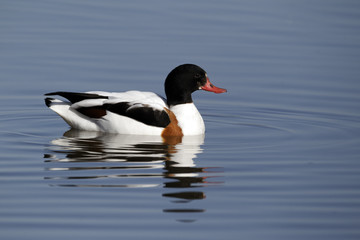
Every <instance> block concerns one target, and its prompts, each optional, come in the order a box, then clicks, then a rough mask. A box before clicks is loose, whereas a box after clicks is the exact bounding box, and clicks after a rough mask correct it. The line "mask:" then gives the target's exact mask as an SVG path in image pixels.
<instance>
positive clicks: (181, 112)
mask: <svg viewBox="0 0 360 240" xmlns="http://www.w3.org/2000/svg"><path fill="white" fill-rule="evenodd" d="M170 110H171V111H172V112H173V113H174V114H175V116H176V118H177V120H178V125H179V127H180V128H181V129H182V132H183V134H184V135H185V136H186V135H199V134H204V133H205V124H204V120H203V119H202V117H201V115H200V113H199V111H198V110H197V108H196V107H195V105H194V103H184V104H177V105H174V106H170Z"/></svg>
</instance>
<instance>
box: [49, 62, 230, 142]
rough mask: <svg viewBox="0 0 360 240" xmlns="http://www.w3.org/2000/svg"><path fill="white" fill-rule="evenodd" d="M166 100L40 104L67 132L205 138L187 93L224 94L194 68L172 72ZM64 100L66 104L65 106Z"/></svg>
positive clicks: (129, 95)
mask: <svg viewBox="0 0 360 240" xmlns="http://www.w3.org/2000/svg"><path fill="white" fill-rule="evenodd" d="M164 87H165V95H166V99H165V98H164V97H162V96H160V95H158V94H156V93H153V92H145V91H136V90H131V91H126V92H105V91H90V92H65V91H57V92H50V93H46V94H45V96H60V97H62V98H64V100H61V99H59V98H54V97H46V98H45V104H46V106H47V107H48V108H50V109H51V110H53V111H54V112H55V113H57V114H58V115H59V116H60V117H61V118H63V119H64V120H65V122H66V123H67V124H68V125H70V127H71V128H73V129H77V130H84V131H97V132H108V133H116V134H135V135H158V136H163V137H166V136H176V137H179V136H180V137H181V136H191V135H201V134H204V133H205V124H204V120H203V118H202V116H201V114H200V113H199V111H198V109H197V108H196V106H195V105H194V102H193V100H192V96H191V95H192V93H193V92H195V91H197V90H205V91H209V92H213V93H217V94H219V93H225V92H227V90H226V89H224V88H219V87H216V86H214V85H213V84H212V83H211V82H210V80H209V77H208V76H207V73H206V71H205V70H203V69H202V68H201V67H199V66H197V65H195V64H182V65H179V66H177V67H175V68H174V69H173V70H172V71H171V72H170V73H169V74H168V75H167V77H166V79H165V84H164ZM65 99H66V100H65Z"/></svg>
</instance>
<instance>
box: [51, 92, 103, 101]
mask: <svg viewBox="0 0 360 240" xmlns="http://www.w3.org/2000/svg"><path fill="white" fill-rule="evenodd" d="M51 95H59V96H61V97H63V98H66V99H67V100H69V101H70V102H71V103H77V102H80V101H82V100H86V99H108V97H107V96H101V95H98V94H94V93H76V92H51V93H46V94H45V96H51Z"/></svg>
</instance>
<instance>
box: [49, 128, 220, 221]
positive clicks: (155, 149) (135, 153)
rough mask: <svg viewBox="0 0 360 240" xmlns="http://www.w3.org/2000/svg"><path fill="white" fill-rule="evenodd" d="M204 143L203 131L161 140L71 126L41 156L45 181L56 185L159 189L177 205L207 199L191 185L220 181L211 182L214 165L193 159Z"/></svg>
mask: <svg viewBox="0 0 360 240" xmlns="http://www.w3.org/2000/svg"><path fill="white" fill-rule="evenodd" d="M203 142H204V136H203V135H201V136H191V137H183V138H179V137H175V138H166V139H164V138H161V137H157V136H136V135H117V134H104V133H98V132H85V131H78V130H70V131H68V132H65V133H64V136H63V137H61V138H59V139H55V140H53V141H52V142H51V145H50V147H49V149H48V153H46V154H45V156H44V157H45V159H46V160H45V163H46V169H45V170H46V172H47V176H46V177H45V180H46V181H48V184H49V185H50V186H57V187H92V188H96V187H117V188H148V187H163V188H164V189H165V190H166V192H165V193H163V194H162V196H163V197H165V198H168V199H169V200H170V201H171V202H173V203H175V204H177V203H187V202H190V201H192V200H201V199H204V198H205V197H206V196H205V194H204V192H202V191H194V190H193V189H194V188H196V189H199V187H205V186H208V185H212V184H218V183H219V182H216V181H209V179H210V178H211V177H215V176H216V172H217V170H216V169H214V168H210V167H206V168H205V167H197V166H196V164H195V162H194V159H196V157H197V155H198V154H200V153H202V151H203V150H202V149H201V145H202V144H203ZM214 174H215V176H214ZM167 189H168V190H169V192H167ZM174 189H177V190H178V191H174ZM177 206H178V205H177ZM181 206H184V205H181ZM204 211H205V209H193V208H174V209H164V210H163V212H174V213H184V212H187V213H199V212H204ZM181 221H184V222H192V220H189V219H185V220H181Z"/></svg>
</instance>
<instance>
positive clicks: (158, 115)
mask: <svg viewBox="0 0 360 240" xmlns="http://www.w3.org/2000/svg"><path fill="white" fill-rule="evenodd" d="M131 106H133V105H130V104H129V103H128V102H121V103H115V104H104V105H103V107H105V109H106V110H108V111H110V112H113V113H116V114H119V115H122V116H126V117H129V118H132V119H134V120H136V121H139V122H142V123H144V124H146V125H150V126H154V127H163V128H164V127H166V126H167V125H169V123H170V118H169V115H168V114H167V112H166V111H165V110H157V109H154V108H152V107H146V106H143V107H133V108H130V107H131ZM129 108H130V109H129Z"/></svg>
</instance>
